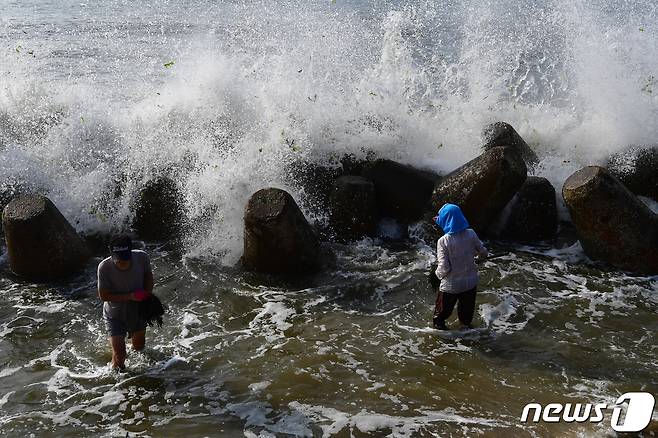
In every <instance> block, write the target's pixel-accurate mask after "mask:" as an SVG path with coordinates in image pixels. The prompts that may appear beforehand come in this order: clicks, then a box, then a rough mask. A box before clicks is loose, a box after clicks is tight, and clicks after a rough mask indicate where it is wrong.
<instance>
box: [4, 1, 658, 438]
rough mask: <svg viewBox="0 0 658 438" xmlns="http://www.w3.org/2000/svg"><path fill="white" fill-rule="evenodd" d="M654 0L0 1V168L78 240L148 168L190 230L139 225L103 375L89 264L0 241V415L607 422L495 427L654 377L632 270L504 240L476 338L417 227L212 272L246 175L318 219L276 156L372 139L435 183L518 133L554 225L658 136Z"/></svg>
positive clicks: (230, 254)
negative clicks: (127, 337)
mask: <svg viewBox="0 0 658 438" xmlns="http://www.w3.org/2000/svg"><path fill="white" fill-rule="evenodd" d="M656 7H657V6H656V5H655V3H654V2H651V1H626V2H613V1H596V2H593V1H592V2H584V1H538V2H531V1H526V2H518V1H511V0H510V1H504V0H500V1H459V2H456V1H455V2H451V1H447V2H438V1H437V2H429V1H411V2H398V1H389V2H357V1H341V0H336V1H330V0H328V1H323V2H293V1H290V2H279V1H268V2H262V1H249V2H247V1H244V2H239V1H231V2H211V1H200V0H196V1H192V0H187V1H152V2H127V1H107V2H85V1H80V0H78V1H68V0H63V1H54V0H44V1H31V0H28V1H20V2H19V1H9V0H3V1H2V2H1V3H0V11H1V13H0V42H1V44H0V175H2V179H3V180H2V181H0V184H2V185H4V186H9V187H21V188H22V189H23V190H35V191H39V192H42V193H45V194H47V195H48V196H49V197H50V198H51V199H52V200H53V202H54V203H55V204H56V205H57V206H58V207H59V208H60V210H61V211H62V213H63V214H64V215H65V216H66V217H67V218H68V219H69V220H70V221H71V223H72V224H74V226H75V227H76V228H77V230H78V231H79V232H81V233H87V234H92V233H97V232H101V233H107V232H111V231H113V230H116V229H120V228H122V227H124V226H125V224H127V223H128V222H129V221H130V219H131V217H132V214H133V212H132V211H131V208H130V205H131V200H132V198H133V197H134V195H135V193H136V191H137V190H138V189H139V187H140V186H141V184H143V183H144V181H146V180H148V179H149V178H151V177H152V176H153V175H160V174H163V173H165V174H169V175H171V176H173V177H174V178H175V180H176V181H177V182H178V184H179V186H180V188H181V192H182V195H183V196H184V200H183V201H184V205H185V211H186V216H187V219H188V221H189V223H190V224H192V226H190V227H189V231H188V234H187V235H186V236H184V240H183V243H182V244H179V245H172V243H167V242H157V243H156V242H146V243H145V245H146V249H147V250H148V251H149V253H150V254H151V256H152V258H153V265H154V269H155V275H156V291H157V293H158V294H159V295H160V296H161V297H162V298H163V301H165V302H167V303H168V304H169V307H170V313H169V315H168V317H167V319H166V322H165V326H164V327H162V328H155V329H150V330H149V333H148V335H147V349H146V351H145V352H144V353H132V354H131V355H130V357H129V369H130V371H129V372H128V373H127V374H119V375H117V374H114V373H112V372H110V370H109V369H108V366H107V363H108V362H109V359H110V356H109V346H108V345H107V340H106V337H105V334H104V331H103V327H102V321H101V315H100V302H99V300H98V299H97V297H96V295H95V294H96V292H95V267H96V264H97V263H98V261H99V260H100V258H101V257H102V256H103V254H97V255H96V258H94V259H93V260H91V261H90V262H89V264H88V266H87V267H86V269H85V271H84V272H83V273H81V274H80V275H78V276H76V277H75V278H74V279H70V280H68V281H66V282H61V283H56V284H49V285H35V284H29V283H26V282H24V281H21V280H20V279H17V278H15V277H13V276H12V275H11V274H10V273H9V271H8V267H7V265H6V259H5V258H4V257H3V259H2V261H1V263H2V264H1V266H0V269H1V270H2V271H1V273H2V275H1V276H0V353H1V354H0V433H1V434H2V435H3V436H25V435H26V434H30V433H31V434H34V436H58V437H59V436H126V433H128V434H129V435H130V436H227V437H232V436H246V437H249V438H251V437H258V436H262V437H273V436H327V437H328V436H338V437H343V436H344V437H348V436H455V437H457V436H473V435H483V436H501V437H508V436H602V435H606V434H610V435H611V436H614V435H613V432H612V430H611V428H610V421H609V416H608V417H606V420H604V421H603V422H601V423H596V424H594V423H586V424H582V425H574V424H564V423H558V424H552V423H539V424H533V423H521V422H520V420H519V418H520V415H521V412H522V409H523V406H524V405H525V404H526V403H529V402H533V401H537V402H540V403H543V404H546V403H549V402H572V403H587V402H591V403H596V402H605V403H610V404H612V403H614V401H615V400H616V398H617V397H618V396H619V395H620V394H623V393H625V392H628V391H649V392H652V393H653V394H658V380H657V378H656V376H657V375H658V373H657V366H656V363H655V357H656V353H657V348H658V346H657V344H656V341H655V339H656V333H657V332H658V320H657V319H656V311H657V310H658V278H656V277H637V276H629V275H627V274H624V273H621V272H617V271H614V270H609V269H607V268H605V267H603V266H601V265H598V264H595V263H592V262H591V261H589V260H588V259H587V258H586V257H585V256H584V254H583V253H582V249H581V248H580V246H579V245H578V244H577V243H576V244H574V245H571V246H566V247H562V248H551V247H547V246H536V247H520V246H517V247H514V248H511V251H510V253H509V255H507V256H505V257H502V258H498V259H494V260H491V261H489V262H486V263H485V264H484V265H483V266H482V267H481V282H480V291H479V295H478V309H477V317H476V318H477V325H478V328H477V329H476V330H474V331H468V332H463V331H455V332H452V333H450V334H440V333H438V332H436V331H434V330H432V329H430V328H429V327H430V316H431V310H432V307H433V302H434V296H433V293H432V291H431V290H430V288H429V285H428V284H427V281H426V278H425V273H426V271H427V269H428V267H429V265H430V263H431V262H432V260H433V257H434V254H433V248H431V247H429V246H427V245H425V244H424V243H422V242H416V241H413V240H412V241H409V242H406V243H402V244H399V243H398V244H391V243H387V242H385V241H382V240H380V239H365V240H363V241H361V242H358V243H357V244H355V245H350V246H345V245H338V244H332V246H333V249H334V250H335V251H336V253H337V263H336V266H335V268H331V269H328V270H327V271H325V272H323V273H321V274H320V275H319V276H315V277H312V278H300V279H299V280H298V281H295V282H294V283H292V284H290V283H288V284H286V283H283V282H280V281H279V282H276V281H275V282H273V281H272V279H268V278H264V277H260V276H258V275H254V274H248V273H244V272H241V271H240V270H239V269H237V268H235V265H236V262H237V260H238V258H239V257H240V255H241V248H242V215H243V209H244V206H245V204H246V201H247V199H248V198H249V196H250V195H251V194H252V193H253V192H255V191H256V190H258V189H260V188H262V187H266V186H277V187H281V188H284V189H286V190H288V191H289V192H290V193H291V194H292V195H293V196H294V197H295V199H296V200H297V201H298V202H299V204H300V206H301V207H302V209H303V210H304V212H305V214H306V216H307V217H308V218H309V219H310V220H311V221H313V222H316V223H320V224H322V223H324V222H325V221H326V220H327V218H326V211H324V210H323V209H321V208H318V203H317V202H316V200H315V199H313V196H312V194H311V193H309V192H308V191H307V190H306V189H305V187H304V185H303V184H302V183H301V181H299V180H298V179H297V173H296V172H294V169H295V166H299V163H302V165H303V163H320V164H325V165H337V161H338V159H339V158H340V156H341V155H343V154H346V153H350V154H354V155H356V156H357V157H359V156H366V155H367V154H369V153H375V154H376V155H377V156H380V157H384V158H390V159H394V160H397V161H401V162H404V163H408V164H412V165H415V166H418V167H422V168H427V169H432V170H435V171H437V172H440V173H446V172H448V171H450V170H452V169H454V168H455V167H457V166H458V165H461V164H463V163H464V162H466V161H467V160H469V159H471V158H473V157H475V156H477V155H478V154H479V148H480V145H481V144H482V143H483V139H482V128H483V127H484V126H485V125H486V124H487V123H490V122H493V121H497V120H505V121H507V122H509V123H511V124H512V125H513V126H514V127H515V128H516V129H517V130H518V131H519V133H520V134H521V135H522V136H523V137H524V138H525V139H526V141H527V142H528V143H529V144H531V146H532V147H533V148H534V149H535V150H536V151H537V153H538V155H539V156H540V163H539V165H538V166H537V168H536V169H535V170H534V171H533V173H534V174H536V175H540V176H545V177H547V178H548V179H549V180H550V181H551V182H552V183H553V184H554V186H555V187H556V191H557V192H558V201H559V203H560V214H561V217H562V218H566V217H567V216H566V214H567V213H566V211H565V209H564V207H563V205H562V203H561V197H560V196H559V192H560V189H561V187H562V183H563V181H564V180H565V179H566V177H567V176H569V175H570V174H571V173H572V172H574V171H576V170H578V169H579V168H580V167H582V166H584V165H588V164H601V163H603V162H605V159H606V157H607V156H608V155H609V154H610V153H613V152H617V151H621V150H623V149H624V148H626V147H628V146H629V145H643V144H654V143H655V142H656V141H657V140H658V122H657V121H658V97H657V96H658V79H656V77H658V56H657V55H658V27H656V23H658V20H657V18H658V12H657V11H656ZM117 181H120V182H121V184H122V187H121V193H120V195H119V196H118V197H117V198H116V199H115V200H113V201H112V202H108V201H107V199H108V195H109V194H111V193H114V192H115V189H116V185H117ZM654 208H655V205H654ZM485 243H487V245H488V246H490V247H491V248H493V249H496V250H500V251H503V250H510V248H508V247H505V248H502V247H498V246H497V244H496V243H494V242H485ZM452 324H453V325H456V321H452ZM654 415H655V414H654ZM656 418H658V417H656V416H654V419H656Z"/></svg>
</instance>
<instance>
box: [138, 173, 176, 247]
mask: <svg viewBox="0 0 658 438" xmlns="http://www.w3.org/2000/svg"><path fill="white" fill-rule="evenodd" d="M134 209H135V217H134V219H133V222H132V227H133V229H134V230H135V232H136V233H137V235H138V236H139V237H141V238H143V239H146V240H167V239H171V238H173V237H176V236H178V235H179V234H180V232H181V231H182V230H181V228H182V226H183V222H184V221H183V208H182V201H181V193H180V190H179V188H178V185H177V184H176V182H175V181H173V180H172V179H170V178H167V177H158V178H155V179H152V180H151V181H149V182H147V183H146V185H145V186H144V187H143V188H142V190H141V191H140V192H139V195H138V196H137V199H136V200H135V203H134Z"/></svg>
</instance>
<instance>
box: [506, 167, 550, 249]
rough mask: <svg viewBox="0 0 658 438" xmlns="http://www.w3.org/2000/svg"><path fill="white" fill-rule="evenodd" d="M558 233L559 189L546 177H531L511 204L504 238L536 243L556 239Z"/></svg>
mask: <svg viewBox="0 0 658 438" xmlns="http://www.w3.org/2000/svg"><path fill="white" fill-rule="evenodd" d="M556 233H557V204H556V201H555V188H553V185H552V184H551V183H550V182H549V181H548V180H547V179H546V178H542V177H537V176H529V177H528V178H527V179H526V181H525V182H524V183H523V185H522V186H521V188H520V189H519V191H518V193H517V194H516V195H515V196H514V198H513V199H512V201H511V205H510V213H509V216H508V217H507V221H506V222H505V226H504V227H503V230H502V232H501V237H502V238H504V239H509V240H515V241H519V242H536V241H541V240H549V239H552V238H553V237H555V234H556Z"/></svg>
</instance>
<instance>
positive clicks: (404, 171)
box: [362, 160, 440, 223]
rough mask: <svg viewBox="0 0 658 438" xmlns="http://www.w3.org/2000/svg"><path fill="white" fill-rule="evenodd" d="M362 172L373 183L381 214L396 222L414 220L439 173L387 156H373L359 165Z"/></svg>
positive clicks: (425, 202) (424, 206) (425, 201)
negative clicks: (402, 162)
mask: <svg viewBox="0 0 658 438" xmlns="http://www.w3.org/2000/svg"><path fill="white" fill-rule="evenodd" d="M362 174H363V176H364V177H366V178H368V179H369V180H371V181H372V182H373V183H374V184H375V190H376V192H377V205H378V209H379V213H380V215H381V216H386V217H392V218H395V219H397V220H398V221H400V222H404V223H410V222H413V221H415V220H418V219H419V218H420V217H421V216H422V215H423V213H424V212H425V211H426V210H427V202H428V201H429V200H430V197H431V196H432V190H433V189H434V185H435V184H436V183H437V181H438V180H439V179H440V177H439V175H437V174H435V173H433V172H430V171H425V170H419V169H416V168H414V167H411V166H407V165H404V164H400V163H396V162H395V161H390V160H377V161H375V162H373V163H370V164H367V165H365V166H364V168H363V172H362Z"/></svg>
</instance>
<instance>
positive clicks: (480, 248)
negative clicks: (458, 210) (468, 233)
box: [473, 231, 489, 259]
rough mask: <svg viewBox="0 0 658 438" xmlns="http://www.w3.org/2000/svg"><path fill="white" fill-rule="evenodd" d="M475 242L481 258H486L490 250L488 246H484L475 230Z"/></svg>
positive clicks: (476, 250)
mask: <svg viewBox="0 0 658 438" xmlns="http://www.w3.org/2000/svg"><path fill="white" fill-rule="evenodd" d="M473 244H474V246H475V252H476V253H477V255H478V257H479V258H481V259H484V258H486V257H487V256H488V255H489V251H487V248H485V247H484V245H483V244H482V241H481V240H480V238H479V237H478V235H477V234H476V233H475V231H473Z"/></svg>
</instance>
